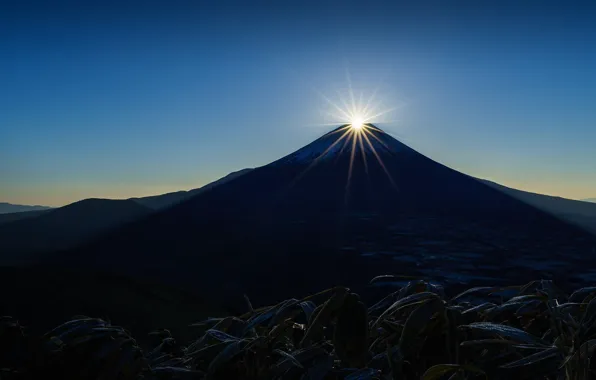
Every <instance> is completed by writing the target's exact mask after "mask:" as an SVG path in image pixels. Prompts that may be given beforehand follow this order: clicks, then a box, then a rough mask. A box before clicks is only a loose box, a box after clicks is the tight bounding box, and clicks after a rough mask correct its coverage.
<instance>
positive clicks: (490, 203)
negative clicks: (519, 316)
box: [45, 124, 594, 302]
mask: <svg viewBox="0 0 596 380" xmlns="http://www.w3.org/2000/svg"><path fill="white" fill-rule="evenodd" d="M593 249H594V239H593V237H592V236H591V235H589V234H587V233H585V232H583V231H581V230H579V229H578V228H576V227H574V226H571V225H569V224H566V223H565V222H562V221H560V220H559V219H557V218H555V217H553V216H551V215H549V214H546V213H544V212H542V211H540V210H538V209H536V208H534V207H532V206H530V205H527V204H525V203H523V202H521V201H519V200H517V199H515V198H513V197H511V196H509V195H507V194H504V193H502V192H500V191H498V190H495V189H493V188H491V187H489V186H487V185H486V184H483V183H481V182H479V181H478V180H476V179H475V178H472V177H469V176H467V175H465V174H462V173H459V172H457V171H455V170H452V169H450V168H448V167H446V166H444V165H441V164H439V163H437V162H435V161H433V160H431V159H429V158H427V157H425V156H424V155H422V154H420V153H418V152H416V151H414V150H413V149H411V148H409V147H407V146H406V145H404V144H403V143H401V142H399V141H398V140H396V139H394V138H393V137H391V136H390V135H388V134H387V133H385V132H383V131H382V130H380V129H378V128H377V127H376V126H374V125H372V124H367V125H365V126H363V128H362V129H355V128H351V127H350V126H342V127H340V128H338V129H336V130H334V131H332V132H330V133H327V134H325V135H323V136H322V137H320V138H319V139H317V140H315V141H314V142H312V143H311V144H308V145H307V146H305V147H303V148H301V149H299V150H297V151H296V152H294V153H291V154H289V155H287V156H285V157H283V158H281V159H279V160H277V161H275V162H273V163H271V164H268V165H265V166H263V167H259V168H256V169H254V170H252V171H250V172H248V173H246V174H243V175H242V176H239V177H237V178H234V179H233V180H230V181H228V182H226V183H224V184H221V185H219V186H217V187H214V188H213V189H210V190H209V191H205V192H203V193H201V194H198V195H196V196H194V197H192V198H191V199H189V200H187V201H185V202H182V203H180V204H178V205H175V206H173V207H171V208H169V209H166V210H164V211H162V212H158V213H155V214H152V215H150V216H148V217H147V218H145V219H143V220H140V221H137V222H134V223H131V224H129V225H127V226H124V227H123V228H120V229H118V230H116V231H114V232H112V233H110V234H108V235H105V236H103V237H102V238H101V239H97V240H95V241H93V242H92V243H90V244H87V245H85V246H81V247H79V248H78V249H76V250H72V251H68V252H62V253H60V254H57V255H51V256H50V257H46V259H45V261H46V263H48V264H53V265H60V266H75V267H77V268H92V269H93V270H105V271H110V272H118V273H121V274H126V275H135V276H141V277H149V278H156V279H159V280H160V281H166V282H172V283H177V284H183V285H185V286H186V287H187V288H188V289H195V290H198V291H201V290H203V291H205V289H209V293H210V295H211V296H213V297H215V298H218V299H219V300H221V299H222V297H233V298H236V299H239V295H241V294H243V293H247V294H249V295H250V296H251V297H257V295H259V296H258V297H260V298H257V299H256V302H259V301H262V302H271V301H275V300H277V299H279V298H282V297H286V296H288V295H290V294H305V293H307V292H309V291H311V290H314V289H319V288H320V287H322V286H327V285H332V284H337V283H341V284H345V285H348V286H353V287H359V286H364V285H365V284H366V281H367V280H369V279H370V278H371V277H373V276H375V275H378V274H386V273H392V274H404V275H410V276H419V277H424V278H428V279H432V280H434V281H440V282H442V283H446V284H456V285H457V284H467V285H470V284H481V283H489V284H490V285H495V284H497V283H503V282H512V281H513V282H515V283H519V282H522V281H524V280H525V279H528V280H530V279H535V278H537V277H542V278H544V277H549V276H550V277H552V276H556V277H558V278H557V280H558V281H559V282H563V283H564V282H565V280H567V281H570V282H581V281H583V280H584V279H585V278H586V277H585V276H587V274H585V273H584V272H582V271H581V270H579V269H581V268H582V266H586V267H589V266H588V263H589V262H591V261H592V258H591V256H592V255H593ZM578 268H579V269H578ZM571 269H573V270H571ZM572 272H573V274H574V277H571V276H570V275H569V273H572ZM582 275H583V276H584V277H581V276H582ZM214 284H217V287H214V286H213V285H214ZM223 299H229V298H223Z"/></svg>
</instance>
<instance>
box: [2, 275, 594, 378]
mask: <svg viewBox="0 0 596 380" xmlns="http://www.w3.org/2000/svg"><path fill="white" fill-rule="evenodd" d="M387 280H395V278H388V277H386V276H383V277H382V278H380V279H375V280H373V284H375V285H379V284H383V283H385V282H387ZM393 290H394V291H392V292H391V293H390V294H388V295H387V296H386V297H385V298H383V299H381V300H379V301H378V302H377V303H376V304H374V305H372V306H369V307H366V306H365V305H364V304H363V302H362V301H361V300H360V297H359V296H358V295H356V294H354V293H351V292H350V290H349V289H347V288H344V287H336V288H332V289H328V290H325V291H323V292H320V293H318V294H315V295H312V296H309V297H306V298H304V299H289V300H285V301H283V302H280V303H278V304H277V305H272V306H267V307H261V308H258V309H253V307H252V305H251V304H250V301H248V298H247V303H248V305H249V311H248V312H247V313H246V314H244V315H240V316H229V317H224V318H210V319H207V320H205V321H202V322H199V323H196V324H194V325H193V327H194V328H196V330H197V337H196V339H186V340H187V341H190V342H191V343H190V344H189V345H186V346H182V345H180V344H179V343H178V342H177V341H176V339H175V337H173V336H172V335H171V333H170V331H168V330H158V331H154V332H152V333H150V338H151V339H150V341H151V344H150V346H149V347H143V348H141V347H140V346H139V345H138V344H137V342H136V341H135V340H134V339H133V338H132V337H131V336H130V333H129V332H128V331H126V330H125V329H123V328H121V327H116V326H113V325H111V324H110V322H109V321H105V320H102V319H94V318H88V317H84V316H77V317H74V318H73V319H72V320H70V321H68V322H66V323H64V324H62V325H60V326H58V327H56V328H54V329H53V330H51V331H49V332H47V333H46V334H44V335H43V336H40V337H32V336H28V334H27V330H26V328H23V327H22V326H21V325H20V324H19V323H18V321H17V320H15V319H13V318H10V317H3V318H2V319H0V367H2V368H3V369H2V372H1V374H0V378H2V379H29V378H42V377H43V378H61V379H78V378H82V379H140V378H143V379H236V378H238V379H349V380H355V379H424V380H433V379H453V380H456V379H487V378H488V379H512V378H516V379H536V378H542V379H570V380H571V379H589V378H592V376H594V374H595V373H596V371H595V370H594V366H593V364H592V358H593V355H594V351H595V350H596V339H595V334H596V287H594V288H582V289H579V290H577V291H575V292H574V293H572V294H571V295H567V294H565V293H564V292H562V291H561V290H559V289H558V288H557V287H555V286H554V285H553V283H552V282H551V281H545V280H542V281H534V282H531V283H529V284H526V285H523V286H510V287H478V288H472V289H469V290H467V291H465V292H463V293H460V294H458V295H456V296H455V297H451V298H449V297H446V296H445V295H444V292H443V289H442V288H441V287H440V286H438V285H435V284H432V283H429V282H425V281H422V280H420V281H410V282H408V283H406V284H405V285H404V286H403V287H401V288H399V289H397V290H395V289H393ZM156 312H158V311H156Z"/></svg>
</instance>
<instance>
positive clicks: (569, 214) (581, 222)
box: [480, 179, 596, 234]
mask: <svg viewBox="0 0 596 380" xmlns="http://www.w3.org/2000/svg"><path fill="white" fill-rule="evenodd" d="M480 181H482V182H483V183H485V184H487V185H488V186H491V187H493V188H495V189H497V190H500V191H503V192H505V193H506V194H509V195H511V196H512V197H514V198H517V199H519V200H520V201H522V202H525V203H527V204H529V205H532V206H534V207H537V208H539V209H541V210H544V211H546V212H549V213H551V214H553V215H555V216H557V217H559V218H561V219H563V220H566V221H567V222H569V223H573V224H575V225H577V226H580V227H582V228H585V229H587V230H588V231H591V232H593V233H595V234H596V204H592V203H588V202H584V201H575V200H572V199H565V198H561V197H553V196H549V195H542V194H536V193H530V192H527V191H522V190H516V189H512V188H510V187H506V186H503V185H499V184H498V183H495V182H491V181H487V180H483V179H481V180H480Z"/></svg>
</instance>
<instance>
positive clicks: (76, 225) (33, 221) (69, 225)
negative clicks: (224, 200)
mask: <svg viewBox="0 0 596 380" xmlns="http://www.w3.org/2000/svg"><path fill="white" fill-rule="evenodd" d="M250 170H252V169H243V170H239V171H236V172H233V173H230V174H228V175H227V176H225V177H223V178H220V179H219V180H217V181H214V182H212V183H209V184H207V185H205V186H203V187H201V188H198V189H194V190H190V191H178V192H174V193H167V194H162V195H156V196H150V197H143V198H131V199H126V200H114V199H85V200H82V201H79V202H75V203H72V204H69V205H67V206H64V207H60V208H56V209H49V210H38V211H28V212H18V213H10V214H0V252H2V256H0V264H15V263H21V262H23V261H27V260H29V258H31V257H36V256H37V255H36V254H39V253H45V252H49V251H55V250H60V249H66V248H71V247H73V246H76V245H78V244H80V243H82V242H84V241H85V240H87V239H90V238H92V237H96V236H98V235H100V234H102V233H103V232H105V231H108V230H110V229H112V228H116V227H119V226H121V225H123V224H126V223H128V222H131V221H133V220H136V219H139V218H142V217H144V216H147V215H149V214H151V213H154V212H155V211H156V210H160V209H164V208H167V207H169V206H172V205H175V204H178V203H180V202H182V201H184V200H186V199H188V198H191V197H193V196H195V195H198V194H200V193H202V192H205V191H207V190H209V189H211V188H213V187H214V186H217V185H219V184H223V183H226V182H228V181H230V180H232V179H234V178H237V177H239V176H241V175H242V174H245V173H247V172H249V171H250Z"/></svg>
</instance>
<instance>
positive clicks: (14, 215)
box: [0, 209, 52, 224]
mask: <svg viewBox="0 0 596 380" xmlns="http://www.w3.org/2000/svg"><path fill="white" fill-rule="evenodd" d="M51 210H52V209H49V210H39V211H23V212H11V213H8V214H0V224H4V223H10V222H15V221H17V220H22V219H31V218H35V217H38V216H40V215H42V214H44V213H46V212H50V211H51Z"/></svg>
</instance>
